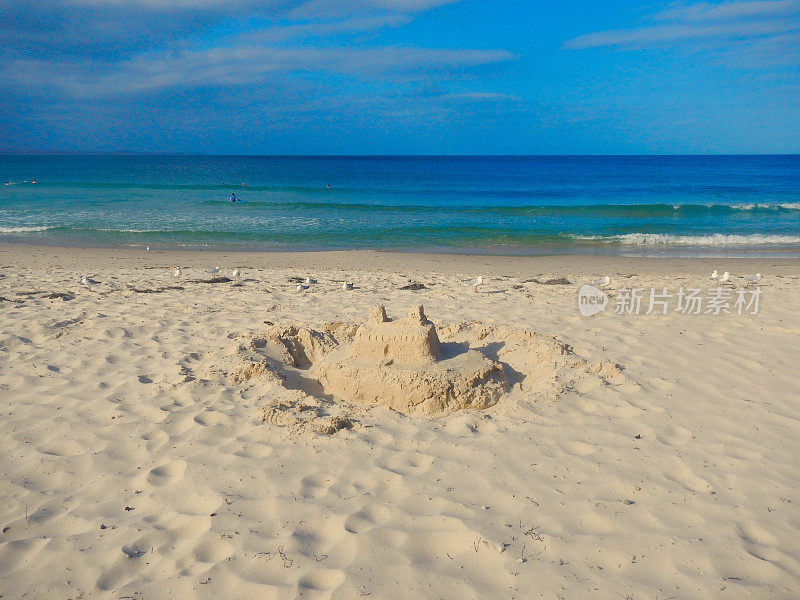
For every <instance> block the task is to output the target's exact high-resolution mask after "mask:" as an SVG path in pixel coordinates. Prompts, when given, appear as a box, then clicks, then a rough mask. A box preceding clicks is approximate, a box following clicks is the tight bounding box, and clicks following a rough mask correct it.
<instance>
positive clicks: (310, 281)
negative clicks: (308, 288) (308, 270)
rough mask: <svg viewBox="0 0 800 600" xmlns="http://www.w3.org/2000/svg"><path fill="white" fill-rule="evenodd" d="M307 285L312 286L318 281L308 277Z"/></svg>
mask: <svg viewBox="0 0 800 600" xmlns="http://www.w3.org/2000/svg"><path fill="white" fill-rule="evenodd" d="M305 283H306V285H311V284H312V283H317V280H316V279H314V278H313V277H306V281H305Z"/></svg>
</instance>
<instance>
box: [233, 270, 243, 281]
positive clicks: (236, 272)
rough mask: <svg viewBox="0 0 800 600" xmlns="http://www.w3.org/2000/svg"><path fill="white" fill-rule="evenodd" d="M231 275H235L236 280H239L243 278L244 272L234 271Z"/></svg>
mask: <svg viewBox="0 0 800 600" xmlns="http://www.w3.org/2000/svg"><path fill="white" fill-rule="evenodd" d="M231 275H233V278H234V279H239V278H240V277H241V276H242V272H241V270H239V269H234V270H233V272H232V273H231Z"/></svg>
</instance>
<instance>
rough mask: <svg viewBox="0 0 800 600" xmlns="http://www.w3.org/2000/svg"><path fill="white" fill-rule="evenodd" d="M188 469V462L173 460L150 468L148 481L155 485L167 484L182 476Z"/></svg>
mask: <svg viewBox="0 0 800 600" xmlns="http://www.w3.org/2000/svg"><path fill="white" fill-rule="evenodd" d="M184 471H186V462H185V461H183V460H171V461H169V462H168V463H166V464H163V465H161V466H160V467H156V468H154V469H151V470H150V473H148V474H147V481H149V482H150V483H152V484H153V485H158V486H162V485H166V484H168V483H170V482H171V481H175V480H177V479H178V478H180V477H181V476H182V475H183V473H184Z"/></svg>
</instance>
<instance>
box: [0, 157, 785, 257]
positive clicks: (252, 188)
mask: <svg viewBox="0 0 800 600" xmlns="http://www.w3.org/2000/svg"><path fill="white" fill-rule="evenodd" d="M2 181H8V184H7V185H3V186H0V241H6V242H20V243H42V244H51V245H89V246H110V247H114V246H146V245H149V246H151V247H153V248H206V249H208V248H224V249H242V250H295V249H296V250H320V249H354V248H368V249H376V250H414V251H428V250H433V251H452V252H488V253H508V254H543V253H563V252H567V253H584V252H597V253H600V252H602V253H618V254H665V255H682V254H698V255H705V254H715V253H725V254H729V255H731V254H770V255H787V254H789V255H796V254H797V253H798V252H800V156H713V157H699V156H688V157H666V156H660V157H643V156H640V157H241V156H238V157H218V156H0V182H2ZM33 181H36V183H33ZM328 186H330V187H328ZM234 191H235V192H236V194H237V196H238V197H239V198H240V199H241V200H242V202H241V203H235V204H234V203H230V202H228V198H229V197H230V194H231V192H234Z"/></svg>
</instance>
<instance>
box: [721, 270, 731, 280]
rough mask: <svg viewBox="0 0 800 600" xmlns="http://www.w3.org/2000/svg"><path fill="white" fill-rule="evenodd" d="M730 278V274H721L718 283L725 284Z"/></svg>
mask: <svg viewBox="0 0 800 600" xmlns="http://www.w3.org/2000/svg"><path fill="white" fill-rule="evenodd" d="M730 278H731V274H730V273H728V272H727V271H725V272H724V273H723V274H722V277H720V278H719V282H720V283H727V282H728V281H730Z"/></svg>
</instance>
